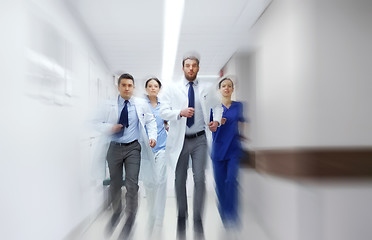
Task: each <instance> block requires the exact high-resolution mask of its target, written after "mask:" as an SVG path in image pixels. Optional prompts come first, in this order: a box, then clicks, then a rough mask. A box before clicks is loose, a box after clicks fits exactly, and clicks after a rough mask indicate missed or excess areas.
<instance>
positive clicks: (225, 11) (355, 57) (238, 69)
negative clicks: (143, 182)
mask: <svg viewBox="0 0 372 240" xmlns="http://www.w3.org/2000/svg"><path fill="white" fill-rule="evenodd" d="M371 13H372V1H368V0H354V1H350V0H337V1H336V0H327V1H320V0H302V1H297V0H272V1H270V0H231V1H228V2H227V1H222V0H214V1H212V0H202V1H197V0H178V1H171V0H152V1H146V0H139V1H127V0H107V1H100V0H74V1H73V0H53V1H48V0H28V1H26V0H13V1H7V0H2V1H1V2H0V29H1V38H0V66H1V67H0V76H1V78H2V80H1V83H2V85H1V87H0V104H1V108H0V110H1V117H0V118H1V124H0V128H1V130H0V133H1V137H0V162H1V165H0V180H1V181H0V186H1V191H2V192H1V198H0V199H1V200H0V212H1V213H2V214H1V215H2V216H1V217H0V226H1V227H0V229H1V230H0V237H1V238H2V239H103V235H102V234H103V233H102V231H103V230H102V229H103V224H104V221H105V219H106V218H105V216H103V215H102V212H103V209H104V206H105V201H106V198H107V187H106V186H103V185H102V180H104V179H105V178H106V177H107V176H106V174H105V171H102V169H104V167H105V162H104V160H102V161H99V160H94V156H95V146H96V145H97V136H98V134H97V133H95V132H94V131H93V130H92V129H90V128H89V126H88V125H89V123H88V120H89V117H90V116H91V113H92V112H94V110H95V108H96V107H97V105H98V104H99V102H101V101H102V100H106V99H111V98H115V97H116V96H117V85H116V80H117V77H118V76H119V75H120V74H121V73H124V72H129V73H131V74H132V75H133V76H134V78H135V81H136V94H137V95H141V94H143V93H144V86H143V85H144V82H145V80H146V79H147V78H148V77H152V76H156V77H158V78H160V80H161V81H162V82H163V84H164V85H166V84H167V83H169V82H171V81H178V80H179V79H180V78H181V77H182V74H183V73H182V69H181V68H182V58H183V56H184V55H185V54H187V53H190V52H197V53H198V54H199V55H200V71H199V75H198V77H199V78H200V79H201V80H203V81H210V82H212V83H217V82H218V80H219V79H220V78H221V77H224V76H232V78H233V80H234V81H235V93H234V99H235V100H239V101H243V102H244V103H245V109H244V111H245V114H246V118H247V119H248V120H249V122H248V124H247V125H248V127H247V128H246V129H245V132H244V135H245V136H246V137H247V138H248V141H245V142H244V150H245V153H246V154H245V157H244V158H243V159H242V167H241V171H240V173H241V175H240V179H239V182H240V190H241V191H240V193H241V208H242V211H241V213H242V216H241V218H242V223H243V225H242V229H241V231H240V232H239V233H237V236H236V237H237V239H255V240H266V239H267V240H307V239H309V240H310V239H311V240H313V239H318V240H334V239H337V240H349V239H358V240H364V239H365V240H367V239H368V240H369V239H371V237H372V228H371V222H372V181H371V177H372V134H371V133H372V124H371V123H372V108H371V107H370V103H371V102H372V94H371V92H372V81H371V75H372V71H371V69H372V67H371V66H370V65H371V56H372V46H371V42H372V28H371V27H370V23H371V22H372V14H371ZM97 161H98V162H97ZM207 171H208V174H207V175H208V179H207V182H208V192H209V195H208V200H207V201H208V204H207V206H208V207H207V210H206V227H205V231H206V233H205V234H206V239H218V237H219V238H221V239H224V237H223V235H221V234H218V233H219V231H223V227H222V223H221V222H220V220H219V218H218V215H217V209H216V206H215V199H214V198H215V197H214V186H213V184H214V183H213V177H212V174H211V173H210V168H209V170H207ZM170 177H171V176H170ZM190 182H192V181H190ZM190 184H192V183H190ZM168 185H169V199H168V203H169V205H167V210H166V211H167V212H166V219H165V221H166V223H167V224H168V225H166V224H165V226H166V228H167V229H172V230H169V231H170V232H169V234H168V235H165V236H164V238H163V239H175V238H174V237H175V230H174V231H173V229H174V226H176V213H175V199H174V193H173V182H171V181H169V184H168ZM188 190H192V185H190V189H188ZM140 192H141V190H140ZM191 195H192V191H191V192H190V194H189V195H188V196H189V197H190V196H191ZM141 196H143V195H141ZM140 204H142V206H141V205H140V210H139V211H140V212H139V218H138V220H137V222H139V223H140V222H141V217H143V218H144V217H145V216H146V215H145V214H144V212H145V208H144V205H145V201H142V203H140ZM172 226H173V227H172ZM216 229H217V230H216ZM136 234H137V235H135V237H137V239H145V238H143V237H141V236H142V235H141V225H140V224H137V230H136ZM114 237H115V235H114V236H113V237H112V239H114Z"/></svg>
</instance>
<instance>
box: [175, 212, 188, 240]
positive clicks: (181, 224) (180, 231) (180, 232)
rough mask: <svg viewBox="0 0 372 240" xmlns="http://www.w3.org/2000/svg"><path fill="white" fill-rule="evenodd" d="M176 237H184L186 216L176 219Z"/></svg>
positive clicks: (181, 239)
mask: <svg viewBox="0 0 372 240" xmlns="http://www.w3.org/2000/svg"><path fill="white" fill-rule="evenodd" d="M177 239H180V240H183V239H186V218H185V217H178V220H177Z"/></svg>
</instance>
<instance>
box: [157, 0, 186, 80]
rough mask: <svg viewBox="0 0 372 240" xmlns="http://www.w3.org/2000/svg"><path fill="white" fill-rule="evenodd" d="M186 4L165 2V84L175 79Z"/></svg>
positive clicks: (176, 0) (171, 1) (163, 66)
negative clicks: (174, 71) (174, 73)
mask: <svg viewBox="0 0 372 240" xmlns="http://www.w3.org/2000/svg"><path fill="white" fill-rule="evenodd" d="M184 3H185V1H184V0H165V11H164V12H165V14H164V38H163V63H162V64H163V65H162V76H161V79H162V81H164V82H169V81H171V80H172V77H173V70H174V64H175V60H176V55H177V48H178V39H179V35H180V29H181V23H182V16H183V10H184Z"/></svg>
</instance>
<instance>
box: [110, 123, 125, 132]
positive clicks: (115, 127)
mask: <svg viewBox="0 0 372 240" xmlns="http://www.w3.org/2000/svg"><path fill="white" fill-rule="evenodd" d="M122 128H123V125H122V124H115V125H114V126H112V128H111V132H112V133H117V132H120V131H121V129H122Z"/></svg>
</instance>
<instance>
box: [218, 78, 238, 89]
mask: <svg viewBox="0 0 372 240" xmlns="http://www.w3.org/2000/svg"><path fill="white" fill-rule="evenodd" d="M225 80H229V81H230V82H231V83H232V87H233V88H234V82H233V80H231V78H228V77H225V78H223V79H222V80H221V81H220V82H219V83H218V89H220V88H221V83H222V82H223V81H225Z"/></svg>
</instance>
